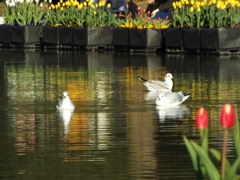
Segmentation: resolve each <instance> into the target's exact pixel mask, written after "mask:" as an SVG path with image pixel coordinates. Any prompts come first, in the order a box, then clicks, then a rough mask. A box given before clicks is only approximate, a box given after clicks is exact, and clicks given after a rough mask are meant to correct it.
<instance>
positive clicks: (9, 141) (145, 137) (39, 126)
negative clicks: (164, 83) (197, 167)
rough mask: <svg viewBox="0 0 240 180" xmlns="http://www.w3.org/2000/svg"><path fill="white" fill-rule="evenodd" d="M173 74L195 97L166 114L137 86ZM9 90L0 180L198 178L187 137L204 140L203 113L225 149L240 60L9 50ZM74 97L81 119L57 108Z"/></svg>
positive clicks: (0, 59) (4, 98)
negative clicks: (224, 112) (227, 112)
mask: <svg viewBox="0 0 240 180" xmlns="http://www.w3.org/2000/svg"><path fill="white" fill-rule="evenodd" d="M166 72H171V73H172V74H173V76H174V80H173V81H174V87H173V91H174V92H175V91H183V92H188V91H191V92H192V95H191V97H190V98H189V99H188V100H187V101H185V102H184V103H183V104H182V105H181V106H178V107H171V108H169V107H161V108H157V107H156V106H155V99H156V97H157V94H156V93H150V92H148V91H147V90H146V88H145V87H144V86H143V85H142V84H141V82H139V81H138V80H137V76H141V77H144V78H148V79H155V80H157V79H160V80H163V78H164V76H165V74H166ZM0 84H1V85H0V94H1V96H0V100H1V101H0V115H1V125H0V179H7V180H19V179H26V180H32V179H34V180H35V179H37V180H38V179H40V180H41V179H43V180H48V179H51V180H65V179H66V180H76V179H84V180H92V179H94V180H95V179H103V180H106V179H110V180H113V179H114V180H118V179H119V180H122V179H123V180H125V179H138V180H143V179H160V180H165V179H178V180H185V179H194V171H193V167H192V164H191V161H190V157H189V155H188V152H187V150H186V148H185V145H184V143H183V140H182V136H183V135H186V136H187V137H188V138H189V139H193V140H195V141H196V142H198V140H199V131H198V129H196V128H195V113H196V111H197V110H198V108H199V107H201V106H203V107H205V108H206V109H207V110H208V114H209V118H210V125H209V136H210V138H209V141H210V146H211V147H214V148H217V149H219V150H220V149H221V145H222V136H223V130H222V128H221V127H220V125H219V116H220V111H221V108H222V106H223V104H224V103H231V104H232V105H233V106H234V108H235V111H236V112H237V113H239V104H240V98H239V93H240V57H237V56H233V57H231V56H220V57H219V56H199V55H177V54H136V53H135V54H130V55H129V54H123V53H121V54H118V53H107V52H102V53H95V52H88V53H85V52H58V51H46V52H41V51H30V50H26V51H23V50H12V51H9V50H1V51H0ZM65 90H67V91H68V92H69V94H70V98H71V99H72V100H73V102H74V104H75V106H76V109H75V111H74V113H73V115H72V116H71V114H70V113H65V114H58V113H57V111H56V104H57V100H58V95H61V93H62V92H63V91H65ZM228 142H229V144H228V146H229V148H228V155H229V156H231V157H232V159H234V148H233V144H232V143H233V140H232V137H231V133H230V137H229V141H228Z"/></svg>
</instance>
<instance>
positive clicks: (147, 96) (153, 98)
mask: <svg viewBox="0 0 240 180" xmlns="http://www.w3.org/2000/svg"><path fill="white" fill-rule="evenodd" d="M159 93H160V92H159V91H157V92H148V93H146V94H145V95H144V100H145V101H153V102H155V101H156V99H157V98H158V95H159Z"/></svg>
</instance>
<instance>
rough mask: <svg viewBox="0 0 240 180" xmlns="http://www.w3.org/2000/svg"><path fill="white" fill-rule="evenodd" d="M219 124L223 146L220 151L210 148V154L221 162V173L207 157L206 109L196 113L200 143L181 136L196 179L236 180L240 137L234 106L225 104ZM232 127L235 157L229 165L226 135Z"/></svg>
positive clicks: (239, 163) (239, 154)
mask: <svg viewBox="0 0 240 180" xmlns="http://www.w3.org/2000/svg"><path fill="white" fill-rule="evenodd" d="M220 119H221V121H220V122H221V125H222V127H223V128H224V138H223V148H222V153H221V152H220V151H218V150H216V149H210V152H211V154H212V155H213V156H214V157H215V159H216V160H217V161H218V162H221V164H222V166H221V167H222V168H221V173H220V172H219V171H218V168H217V167H216V166H215V165H214V163H213V161H212V160H211V159H210V157H209V153H208V152H209V150H208V128H207V126H208V114H207V111H206V109H204V108H200V109H199V110H198V112H197V114H196V126H197V128H198V129H199V130H200V132H201V133H200V134H201V145H198V144H197V143H195V142H193V141H190V140H188V139H187V138H186V137H185V136H183V140H184V142H185V145H186V147H187V149H188V152H189V154H190V157H191V160H192V163H193V167H194V170H195V174H196V179H197V180H202V179H204V178H205V177H206V176H208V177H209V179H210V180H237V179H238V176H237V174H236V171H237V168H238V167H239V165H240V137H239V125H238V118H237V121H235V113H234V108H233V107H232V106H231V105H230V104H225V105H224V106H223V108H222V113H221V118H220ZM234 124H235V127H234V131H233V133H234V145H235V150H236V154H237V159H236V160H235V162H234V163H233V164H232V165H231V163H230V161H229V160H228V159H227V158H226V149H227V136H228V131H229V129H230V128H232V127H233V126H234Z"/></svg>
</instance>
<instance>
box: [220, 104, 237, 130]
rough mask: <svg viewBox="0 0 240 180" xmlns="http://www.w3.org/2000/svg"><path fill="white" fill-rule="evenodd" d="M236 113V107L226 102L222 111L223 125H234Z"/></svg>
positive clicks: (225, 126)
mask: <svg viewBox="0 0 240 180" xmlns="http://www.w3.org/2000/svg"><path fill="white" fill-rule="evenodd" d="M234 122H235V113H234V108H233V107H232V106H231V105H230V104H224V106H223V108H222V113H221V125H222V127H223V128H231V127H233V126H234Z"/></svg>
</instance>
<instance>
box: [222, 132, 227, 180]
mask: <svg viewBox="0 0 240 180" xmlns="http://www.w3.org/2000/svg"><path fill="white" fill-rule="evenodd" d="M227 136H228V129H227V128H225V129H224V137H223V148H222V174H221V175H222V179H224V178H225V165H226V152H227Z"/></svg>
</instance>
